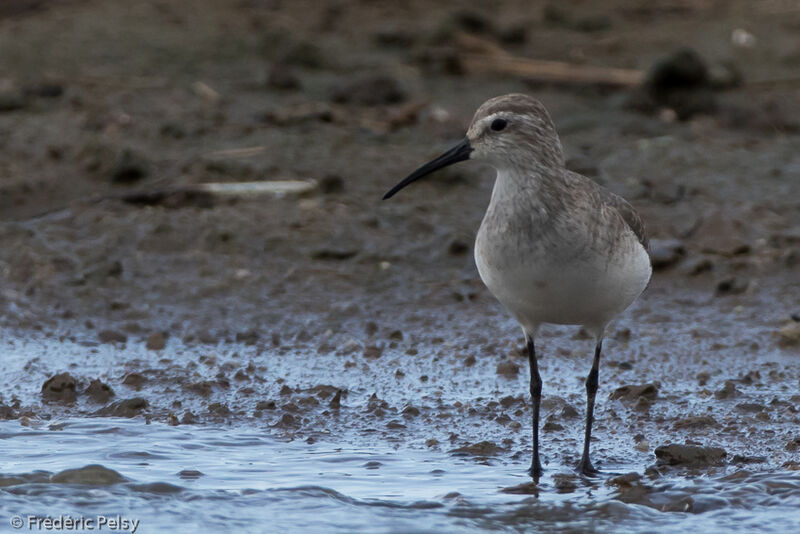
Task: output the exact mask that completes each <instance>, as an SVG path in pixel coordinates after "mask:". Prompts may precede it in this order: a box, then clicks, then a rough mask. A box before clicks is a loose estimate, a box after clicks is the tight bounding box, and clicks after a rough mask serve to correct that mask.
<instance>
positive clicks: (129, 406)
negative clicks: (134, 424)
mask: <svg viewBox="0 0 800 534" xmlns="http://www.w3.org/2000/svg"><path fill="white" fill-rule="evenodd" d="M147 406H148V402H147V400H145V399H143V398H142V397H134V398H132V399H124V400H121V401H117V402H115V403H113V404H110V405H108V406H106V407H105V408H101V409H100V410H98V412H97V414H98V415H103V416H112V417H136V416H137V415H139V414H140V413H141V412H142V410H145V409H146V408H147Z"/></svg>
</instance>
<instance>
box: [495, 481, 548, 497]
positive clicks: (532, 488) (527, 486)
mask: <svg viewBox="0 0 800 534" xmlns="http://www.w3.org/2000/svg"><path fill="white" fill-rule="evenodd" d="M500 491H501V492H503V493H508V494H511V495H539V492H540V491H541V488H540V487H539V484H538V483H536V482H523V483H522V484H519V485H517V486H509V487H507V488H503V489H501V490H500Z"/></svg>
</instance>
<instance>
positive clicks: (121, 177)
mask: <svg viewBox="0 0 800 534" xmlns="http://www.w3.org/2000/svg"><path fill="white" fill-rule="evenodd" d="M148 167H149V164H148V162H147V161H146V160H145V159H144V157H142V156H141V155H139V154H137V153H136V152H134V151H132V150H130V149H125V150H123V151H122V152H120V154H119V155H118V156H117V159H116V161H115V162H114V165H113V166H112V167H111V173H110V178H111V183H115V184H132V183H133V182H138V181H139V180H141V179H142V178H144V177H146V176H147V174H148V172H149V171H148Z"/></svg>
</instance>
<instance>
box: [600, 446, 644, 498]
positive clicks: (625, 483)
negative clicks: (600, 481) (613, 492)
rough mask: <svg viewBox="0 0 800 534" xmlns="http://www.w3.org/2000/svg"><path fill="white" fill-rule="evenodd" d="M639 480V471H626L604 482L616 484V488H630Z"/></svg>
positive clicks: (611, 484) (640, 478)
mask: <svg viewBox="0 0 800 534" xmlns="http://www.w3.org/2000/svg"><path fill="white" fill-rule="evenodd" d="M640 443H641V442H640ZM640 480H642V475H640V474H639V473H626V474H624V475H619V476H615V477H614V478H610V479H608V481H607V482H606V484H607V485H609V486H616V487H618V488H631V487H633V486H634V485H636V484H638V483H639V481H640Z"/></svg>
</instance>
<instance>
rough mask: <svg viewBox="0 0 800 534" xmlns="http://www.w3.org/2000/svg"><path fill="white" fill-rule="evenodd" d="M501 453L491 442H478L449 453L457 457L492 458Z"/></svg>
mask: <svg viewBox="0 0 800 534" xmlns="http://www.w3.org/2000/svg"><path fill="white" fill-rule="evenodd" d="M502 451H503V448H502V447H499V446H498V445H496V444H495V443H492V442H491V441H479V442H478V443H473V444H471V445H464V446H463V447H459V448H457V449H453V450H451V451H450V452H451V453H452V454H456V455H459V456H494V455H496V454H498V453H500V452H502Z"/></svg>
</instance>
